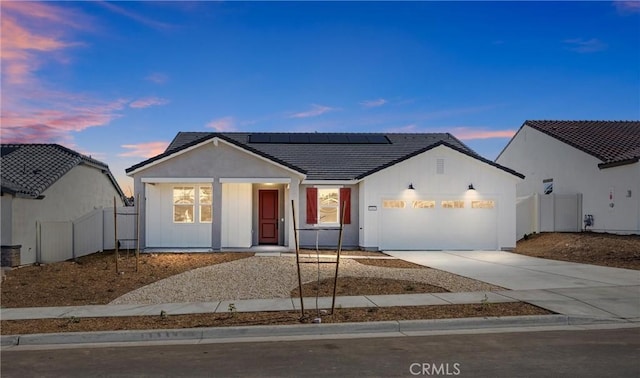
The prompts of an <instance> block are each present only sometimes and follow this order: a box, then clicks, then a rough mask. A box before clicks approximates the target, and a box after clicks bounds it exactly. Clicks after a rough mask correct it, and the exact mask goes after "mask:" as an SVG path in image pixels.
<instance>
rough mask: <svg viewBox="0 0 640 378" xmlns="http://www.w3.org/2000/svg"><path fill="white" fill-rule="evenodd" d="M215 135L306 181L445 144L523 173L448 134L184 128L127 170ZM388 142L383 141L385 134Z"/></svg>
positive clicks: (365, 169)
mask: <svg viewBox="0 0 640 378" xmlns="http://www.w3.org/2000/svg"><path fill="white" fill-rule="evenodd" d="M214 137H218V138H220V139H222V140H224V141H226V142H228V143H231V144H233V145H236V146H238V147H241V148H243V149H246V150H247V151H251V152H253V153H256V154H258V155H260V156H262V157H265V158H267V159H269V160H271V161H274V162H277V163H279V164H281V165H284V166H286V167H288V168H291V169H293V170H295V171H298V172H300V173H302V174H305V175H306V179H307V180H357V179H362V178H364V177H366V176H368V175H370V174H373V173H375V172H377V171H379V170H382V169H384V168H387V167H389V166H391V165H394V164H397V163H399V162H401V161H403V160H406V159H408V158H411V157H413V156H415V155H418V154H420V153H422V152H425V151H427V150H429V149H431V148H434V147H436V146H439V145H446V146H448V147H450V148H452V149H454V150H456V151H458V152H461V153H463V154H466V155H468V156H470V157H473V158H474V159H478V160H480V161H482V162H484V163H487V164H489V165H492V166H494V167H496V168H499V169H501V170H503V171H506V172H508V173H511V174H513V175H516V176H518V177H524V176H522V175H521V174H519V173H517V172H515V171H513V170H511V169H509V168H506V167H503V166H501V165H499V164H497V163H494V162H492V161H490V160H487V159H485V158H483V157H481V156H480V155H478V154H477V153H475V152H474V151H473V150H472V149H470V148H469V147H467V146H466V145H465V144H464V143H462V142H461V141H459V140H458V139H457V138H455V137H454V136H453V135H451V134H449V133H422V134H394V133H390V134H359V133H240V132H229V133H207V132H180V133H178V135H176V137H175V138H174V139H173V141H172V142H171V144H170V145H169V147H167V149H166V151H165V152H164V153H162V154H160V155H158V156H155V157H152V158H151V159H148V160H145V161H143V162H141V163H139V164H136V165H134V166H132V167H130V168H128V169H127V173H131V172H133V171H135V170H137V169H139V168H142V167H144V166H146V165H148V164H151V163H153V162H154V161H157V160H160V159H163V158H166V157H168V156H171V155H172V154H174V153H176V152H179V151H181V150H184V149H186V148H188V147H191V146H195V145H197V144H199V143H202V142H205V141H207V140H209V139H212V138H214ZM271 137H272V138H273V140H281V139H285V140H289V139H291V140H301V139H302V140H304V139H309V138H310V139H311V140H318V139H325V140H327V142H320V143H310V142H309V140H307V141H306V142H302V143H296V142H291V141H288V142H269V143H264V142H262V143H256V142H253V140H265V139H266V140H268V139H269V138H271ZM363 137H368V138H369V139H370V140H375V141H376V142H374V143H349V142H344V141H341V142H335V143H331V142H328V141H329V140H335V141H338V140H344V139H345V138H347V139H349V138H351V139H362V138H363ZM385 137H386V140H388V143H380V140H381V139H383V138H385Z"/></svg>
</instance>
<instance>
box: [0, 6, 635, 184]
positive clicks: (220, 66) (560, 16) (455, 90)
mask: <svg viewBox="0 0 640 378" xmlns="http://www.w3.org/2000/svg"><path fill="white" fill-rule="evenodd" d="M0 8H1V16H0V17H1V23H2V25H1V34H0V37H1V41H0V42H1V45H0V48H1V70H2V71H1V73H2V78H1V80H2V81H1V88H0V96H1V98H0V100H1V123H0V138H1V140H2V143H59V144H62V145H64V146H66V147H69V148H71V149H74V150H76V151H78V152H80V153H83V154H86V155H90V156H92V157H93V158H95V159H98V160H100V161H103V162H104V163H106V164H108V165H109V167H110V169H111V171H112V172H113V174H114V175H115V176H116V178H117V180H118V181H119V183H120V185H121V187H122V189H123V190H124V191H125V193H127V194H129V193H130V191H131V190H132V189H133V181H132V180H131V179H130V178H128V177H127V176H126V175H125V169H126V168H128V167H130V166H132V165H134V164H136V163H139V162H141V161H143V160H145V159H147V158H149V157H152V156H155V155H157V154H159V153H161V152H163V151H164V149H165V148H166V147H167V146H168V144H169V143H170V142H171V140H172V139H173V138H174V137H175V135H176V134H177V133H178V132H179V131H211V132H214V131H256V132H258V131H261V132H268V131H280V132H281V131H287V132H380V133H385V132H410V133H418V132H450V133H451V134H453V135H454V136H456V137H458V138H459V139H461V140H462V141H463V142H464V143H465V144H467V145H468V146H469V147H471V148H472V149H474V150H475V151H476V152H477V153H479V154H480V155H482V156H484V157H486V158H488V159H491V160H493V159H495V158H496V157H497V155H498V154H499V153H500V151H501V150H502V149H503V148H504V147H505V146H506V144H507V143H508V141H509V139H510V138H511V137H512V136H513V135H514V133H515V132H516V131H517V130H518V128H519V127H520V126H521V125H522V124H523V122H524V121H525V120H527V119H563V120H588V119H597V120H638V119H640V2H637V1H636V2H605V1H589V2H544V1H541V2H455V1H449V2H234V1H232V2H208V1H199V2H161V1H146V2H104V1H91V2H51V1H47V2H27V1H21V2H12V1H2V2H1V3H0Z"/></svg>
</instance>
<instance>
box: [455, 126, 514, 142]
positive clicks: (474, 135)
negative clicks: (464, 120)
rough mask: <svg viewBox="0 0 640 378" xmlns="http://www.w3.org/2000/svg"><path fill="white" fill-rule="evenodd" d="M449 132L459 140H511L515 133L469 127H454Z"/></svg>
mask: <svg viewBox="0 0 640 378" xmlns="http://www.w3.org/2000/svg"><path fill="white" fill-rule="evenodd" d="M450 132H451V134H453V136H455V137H456V138H458V139H460V140H475V139H493V138H511V137H513V136H514V135H515V133H516V131H515V130H486V129H474V128H471V127H455V128H453V129H452V130H451V131H450Z"/></svg>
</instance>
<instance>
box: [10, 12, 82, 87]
mask: <svg viewBox="0 0 640 378" xmlns="http://www.w3.org/2000/svg"><path fill="white" fill-rule="evenodd" d="M0 7H1V8H2V13H1V19H2V29H1V31H2V33H1V40H2V43H1V44H0V49H1V53H2V54H1V56H2V58H1V61H2V76H3V82H4V83H3V84H5V83H9V84H16V83H18V84H19V83H25V82H27V81H28V80H30V79H31V75H32V73H33V72H34V71H35V70H36V69H38V68H39V67H40V65H41V64H42V57H41V56H40V54H41V53H51V52H56V51H60V50H63V49H66V48H69V47H72V46H78V45H80V44H79V43H78V42H72V41H68V40H65V39H64V38H63V34H64V29H63V28H59V27H56V26H57V25H61V24H62V25H66V26H70V27H74V28H82V27H84V26H83V25H81V24H80V23H78V22H75V21H72V20H77V19H79V17H77V15H76V14H75V13H73V12H71V11H69V10H67V9H63V8H59V7H54V6H51V5H49V4H44V3H36V2H19V1H3V2H1V3H0Z"/></svg>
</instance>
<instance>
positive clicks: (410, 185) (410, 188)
mask: <svg viewBox="0 0 640 378" xmlns="http://www.w3.org/2000/svg"><path fill="white" fill-rule="evenodd" d="M407 189H409V190H416V188H414V187H413V183H411V184H409V187H408V188H407Z"/></svg>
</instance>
